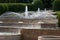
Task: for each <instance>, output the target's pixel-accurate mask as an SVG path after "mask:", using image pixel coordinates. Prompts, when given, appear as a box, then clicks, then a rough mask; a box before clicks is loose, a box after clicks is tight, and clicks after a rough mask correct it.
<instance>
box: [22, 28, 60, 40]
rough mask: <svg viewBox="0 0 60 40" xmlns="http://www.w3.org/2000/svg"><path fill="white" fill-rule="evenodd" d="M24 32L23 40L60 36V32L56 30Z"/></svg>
mask: <svg viewBox="0 0 60 40" xmlns="http://www.w3.org/2000/svg"><path fill="white" fill-rule="evenodd" d="M21 32H22V40H38V36H42V35H55V36H60V30H57V29H56V30H55V29H52V30H50V29H48V30H47V29H24V30H22V31H21Z"/></svg>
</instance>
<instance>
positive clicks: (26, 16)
mask: <svg viewBox="0 0 60 40" xmlns="http://www.w3.org/2000/svg"><path fill="white" fill-rule="evenodd" d="M28 17H29V16H28V7H27V6H26V7H25V18H28Z"/></svg>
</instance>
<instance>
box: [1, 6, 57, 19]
mask: <svg viewBox="0 0 60 40" xmlns="http://www.w3.org/2000/svg"><path fill="white" fill-rule="evenodd" d="M51 12H52V11H51ZM1 17H10V18H12V17H13V18H14V17H15V18H23V19H45V18H56V16H55V15H52V14H51V13H50V12H48V11H47V9H46V8H45V9H44V10H42V11H41V10H40V8H38V10H37V11H28V6H26V7H25V12H24V13H21V14H20V13H16V12H6V13H4V14H3V15H1Z"/></svg>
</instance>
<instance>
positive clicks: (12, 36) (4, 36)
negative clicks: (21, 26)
mask: <svg viewBox="0 0 60 40" xmlns="http://www.w3.org/2000/svg"><path fill="white" fill-rule="evenodd" d="M20 35H21V34H20V33H8V32H0V40H21V36H20Z"/></svg>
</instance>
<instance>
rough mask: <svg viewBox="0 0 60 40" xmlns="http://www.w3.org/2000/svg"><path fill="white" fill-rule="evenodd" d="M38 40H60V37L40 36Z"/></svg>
mask: <svg viewBox="0 0 60 40" xmlns="http://www.w3.org/2000/svg"><path fill="white" fill-rule="evenodd" d="M38 40H60V36H54V35H45V36H39V37H38Z"/></svg>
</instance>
